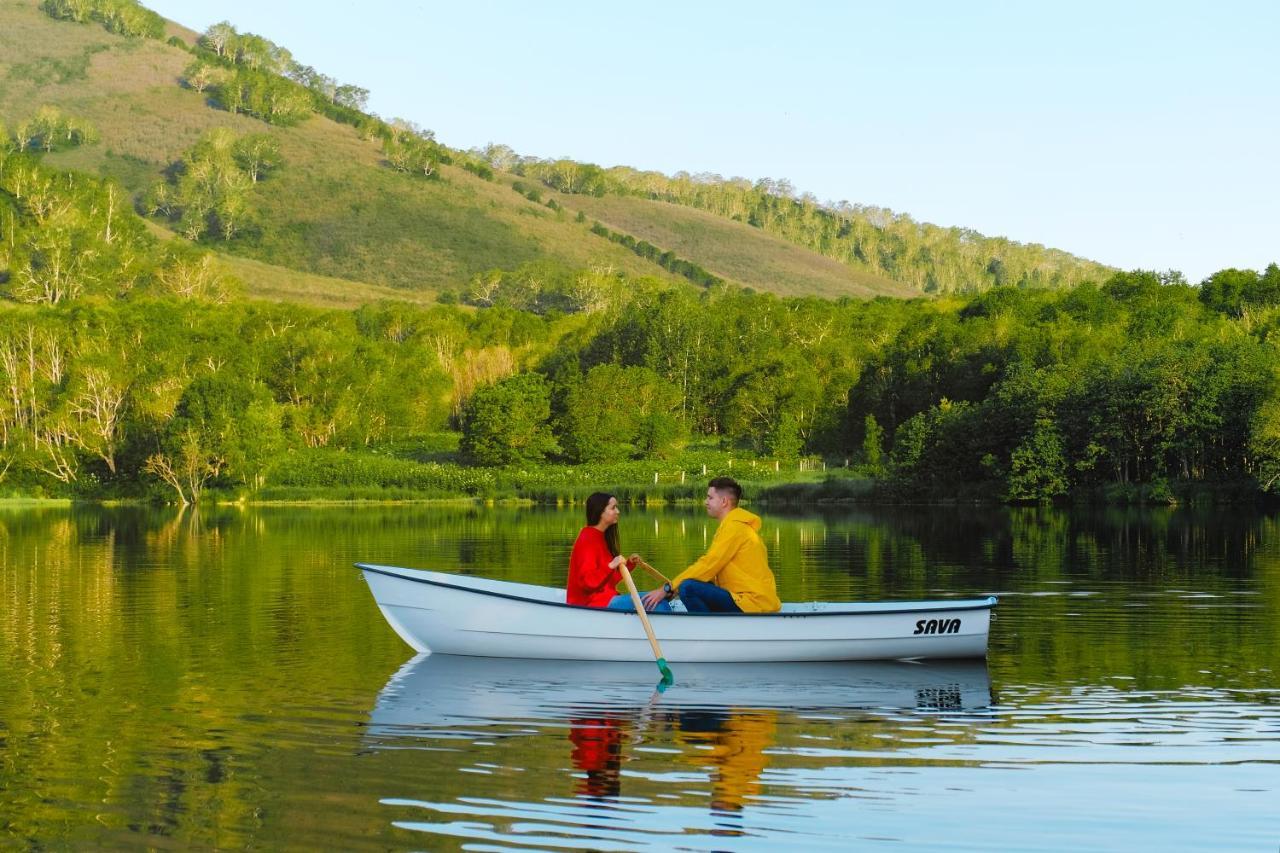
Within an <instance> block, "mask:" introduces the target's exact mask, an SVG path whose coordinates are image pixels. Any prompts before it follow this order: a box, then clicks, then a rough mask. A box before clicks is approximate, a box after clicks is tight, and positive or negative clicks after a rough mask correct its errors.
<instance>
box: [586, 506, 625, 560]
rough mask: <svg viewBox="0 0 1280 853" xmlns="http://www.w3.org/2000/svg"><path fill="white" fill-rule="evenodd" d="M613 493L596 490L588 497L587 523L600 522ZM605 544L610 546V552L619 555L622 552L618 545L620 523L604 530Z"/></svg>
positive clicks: (591, 524) (594, 524)
mask: <svg viewBox="0 0 1280 853" xmlns="http://www.w3.org/2000/svg"><path fill="white" fill-rule="evenodd" d="M612 498H613V495H609V494H605V493H604V492H594V493H592V495H591V497H589V498H587V525H588V526H589V527H595V526H596V525H597V524H599V523H600V516H602V515H604V511H605V509H606V508H607V507H608V506H609V501H610V500H611V499H612ZM604 544H606V545H608V546H609V553H610V554H612V555H613V556H615V557H616V556H618V555H619V554H621V553H622V548H621V547H620V546H619V545H618V525H616V524H611V525H609V529H608V530H606V531H605V532H604Z"/></svg>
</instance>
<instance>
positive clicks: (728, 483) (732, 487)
mask: <svg viewBox="0 0 1280 853" xmlns="http://www.w3.org/2000/svg"><path fill="white" fill-rule="evenodd" d="M707 485H708V486H710V487H711V488H713V489H715V490H716V491H717V492H723V493H726V494H729V495H731V496H732V497H733V505H734V506H737V505H738V502H739V501H741V500H742V486H739V485H738V481H737V480H735V479H733V478H732V477H716V478H715V479H714V480H712V481H711V482H710V483H707Z"/></svg>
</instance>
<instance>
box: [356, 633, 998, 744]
mask: <svg viewBox="0 0 1280 853" xmlns="http://www.w3.org/2000/svg"><path fill="white" fill-rule="evenodd" d="M990 703H991V685H990V681H989V679H988V677H987V667H986V662H985V661H931V662H928V663H907V662H900V661H849V662H829V663H788V664H684V665H682V666H681V667H680V669H679V671H678V672H677V680H676V684H675V686H674V687H672V688H670V689H669V690H667V691H666V692H665V693H663V694H662V695H661V696H657V695H656V694H655V692H654V677H653V665H652V664H648V665H644V664H631V663H605V662H596V661H539V660H510V659H502V658H464V657H454V656H451V655H419V656H418V657H416V658H414V659H413V660H411V661H409V662H408V663H406V664H405V665H404V666H403V667H401V668H400V670H399V671H398V672H396V673H395V675H393V676H392V677H391V679H390V680H389V681H388V682H387V684H386V686H385V687H383V688H382V692H381V693H380V694H379V695H378V700H377V703H376V705H375V706H374V709H373V712H372V715H371V719H370V726H369V733H368V734H369V737H370V738H371V739H372V740H373V741H374V742H375V744H376V742H377V741H382V740H388V741H399V740H400V739H402V738H409V739H412V738H413V737H414V736H415V735H418V734H422V735H427V736H432V737H435V736H439V735H441V734H444V731H443V730H447V729H458V728H461V729H473V728H474V727H476V726H493V725H503V726H510V725H511V724H515V726H516V728H518V727H519V725H520V724H521V723H532V724H553V725H554V724H570V725H571V724H572V723H573V721H574V720H604V721H609V724H610V725H612V723H613V722H614V721H617V720H633V719H636V718H638V717H639V716H640V715H642V714H644V713H647V712H652V711H655V710H658V709H661V710H662V711H664V712H665V711H691V712H696V711H706V712H710V713H713V714H714V713H716V712H720V711H724V710H726V709H728V710H730V711H734V712H736V711H739V710H741V709H755V710H767V709H773V710H780V711H792V712H800V713H805V712H811V713H834V714H838V713H841V712H851V711H862V710H866V711H874V710H876V709H908V710H920V711H928V712H943V713H948V712H972V711H980V710H982V709H984V708H986V707H988V706H989V705H990ZM602 727H605V725H604V724H602ZM617 727H618V726H614V728H617ZM601 739H602V740H603V741H605V742H603V743H601V744H595V745H590V746H586V747H584V748H585V749H586V750H588V751H589V750H590V749H595V748H597V747H598V748H599V749H603V750H604V751H605V752H607V751H608V749H609V746H608V743H607V738H604V737H603V735H602V738H601Z"/></svg>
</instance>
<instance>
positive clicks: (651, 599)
mask: <svg viewBox="0 0 1280 853" xmlns="http://www.w3.org/2000/svg"><path fill="white" fill-rule="evenodd" d="M641 600H642V601H643V602H644V609H645V610H653V608H655V607H657V606H658V605H659V604H661V603H662V602H664V601H666V600H667V594H666V593H665V592H663V590H662V587H658V588H657V589H651V590H649V591H648V592H646V593H645V594H644V598H643V599H641Z"/></svg>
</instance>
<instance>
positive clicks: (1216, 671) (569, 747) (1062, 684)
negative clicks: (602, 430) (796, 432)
mask: <svg viewBox="0 0 1280 853" xmlns="http://www.w3.org/2000/svg"><path fill="white" fill-rule="evenodd" d="M756 509H757V510H758V511H760V512H762V514H763V515H764V517H765V535H766V540H767V542H768V544H769V548H770V555H771V562H772V564H773V566H774V569H775V571H776V572H777V574H778V576H779V586H780V591H781V592H782V594H783V597H784V598H786V599H791V600H797V599H828V600H839V599H886V598H920V597H942V596H972V595H986V594H990V593H994V594H997V595H999V596H1000V597H1001V602H1000V605H999V607H998V608H997V609H996V615H995V620H994V622H993V625H992V634H991V653H990V657H989V659H988V661H987V662H986V663H983V662H980V661H979V662H959V663H949V664H946V665H943V664H900V663H878V664H842V665H790V666H787V665H782V666H779V665H771V666H746V667H740V668H734V667H728V668H726V667H715V666H707V665H700V666H678V665H677V666H676V667H675V670H676V678H677V682H676V685H675V686H674V687H673V688H672V689H671V690H669V691H667V692H666V693H664V694H657V693H655V692H654V689H653V687H654V683H655V680H656V674H657V670H656V668H655V667H653V666H652V665H650V664H643V665H640V664H635V665H631V664H628V665H602V664H571V663H546V662H543V663H529V662H526V663H519V662H504V661H468V660H465V659H450V658H447V657H440V656H437V657H434V658H432V657H425V658H420V659H417V660H412V659H411V658H412V653H411V651H410V650H409V649H408V648H407V647H406V646H404V645H403V644H402V643H401V641H400V640H399V639H398V638H397V637H396V636H395V635H394V634H393V633H392V631H391V629H390V628H389V627H388V626H387V625H386V623H385V622H384V621H383V619H382V617H381V616H380V615H379V614H378V612H377V609H376V607H375V606H374V604H373V602H372V600H371V598H370V596H369V593H368V590H367V588H366V587H365V585H364V583H363V581H362V580H361V578H360V576H359V573H358V572H357V571H356V570H355V569H353V568H352V567H351V564H352V563H353V562H355V561H357V560H369V561H374V562H381V563H390V564H397V565H405V566H415V567H421V568H436V569H444V570H456V571H463V572H469V573H476V574H483V575H486V576H491V577H501V578H508V579H516V580H521V581H526V582H533V583H543V584H555V585H560V584H562V583H563V581H564V573H565V566H566V563H567V559H568V552H569V547H570V545H571V543H572V540H573V537H574V535H575V534H576V532H577V530H578V528H579V526H580V522H579V518H580V515H581V509H580V508H576V509H504V508H497V509H486V508H480V507H477V508H459V507H422V506H400V507H373V508H370V507H344V508H320V509H317V508H270V509H252V508H251V509H231V508H226V509H223V508H219V509H216V510H213V511H209V510H203V511H201V512H200V513H199V514H193V513H190V512H188V513H186V514H178V513H176V512H175V511H168V510H166V511H160V510H153V509H136V508H134V509H120V510H110V509H98V508H74V509H0V848H3V847H18V848H24V847H32V848H53V849H64V848H69V847H70V848H94V849H104V848H105V849H111V848H132V849H137V848H141V847H146V848H153V849H162V850H164V849H169V850H179V849H182V850H185V849H191V848H203V849H208V848H232V849H237V848H245V847H256V848H265V849H282V848H290V849H344V850H363V849H374V850H383V849H430V850H448V849H469V850H528V849H541V850H574V849H583V848H588V849H598V850H635V849H658V850H661V849H682V850H765V849H769V850H774V849H785V848H789V849H805V850H808V849H815V848H829V849H842V850H847V849H850V848H857V849H886V850H913V849H921V850H936V849H967V850H991V849H1012V850H1076V849H1085V848H1087V849H1114V850H1126V851H1131V850H1134V849H1177V850H1192V849H1206V850H1208V849H1212V850H1224V849H1239V850H1266V851H1275V850H1277V848H1278V846H1280V520H1278V519H1277V518H1276V517H1274V516H1269V515H1258V514H1253V513H1250V512H1245V511H1239V510H1234V511H1227V512H1198V511H1190V510H1179V511H1106V512H1096V513H1094V512H1091V513H1083V512H1064V511H1056V510H991V509H988V510H963V509H936V508H935V509H916V510H901V509H896V510H884V511H872V510H865V509H857V510H845V509H842V510H839V511H834V512H828V513H821V514H819V513H800V514H797V513H794V512H787V513H783V512H778V511H771V510H769V509H762V508H759V507H757V508H756ZM621 530H622V536H623V546H624V548H625V549H626V550H628V551H631V550H638V551H640V552H641V553H643V554H645V555H646V557H648V558H649V559H650V561H651V562H653V563H655V564H656V565H657V566H659V567H660V568H662V569H664V570H669V573H670V572H675V571H678V570H679V569H680V568H681V567H683V566H684V565H685V564H686V563H687V562H689V561H690V560H692V559H693V558H694V557H696V556H697V554H698V553H699V552H700V551H701V550H702V548H703V546H704V544H705V543H706V542H707V541H708V540H709V538H710V536H711V535H712V533H713V528H712V526H711V523H710V522H708V520H707V519H706V518H705V516H704V515H703V514H702V512H701V510H700V509H699V508H696V507H690V508H676V509H663V510H643V509H639V508H635V509H627V510H625V512H624V515H623V519H622V528H621Z"/></svg>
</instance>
